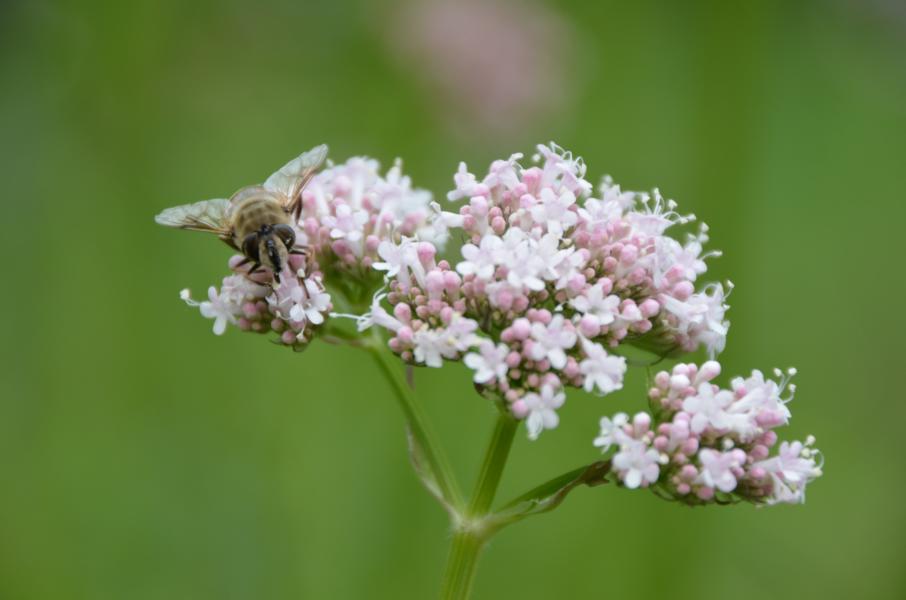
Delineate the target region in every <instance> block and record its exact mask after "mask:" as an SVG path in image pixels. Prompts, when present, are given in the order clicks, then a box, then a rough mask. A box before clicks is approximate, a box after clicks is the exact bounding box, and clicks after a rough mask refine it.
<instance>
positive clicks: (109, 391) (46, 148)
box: [0, 0, 906, 600]
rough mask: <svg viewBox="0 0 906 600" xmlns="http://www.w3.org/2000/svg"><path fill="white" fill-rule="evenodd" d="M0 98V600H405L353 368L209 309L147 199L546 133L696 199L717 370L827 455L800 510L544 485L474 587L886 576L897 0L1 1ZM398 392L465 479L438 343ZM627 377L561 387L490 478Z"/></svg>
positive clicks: (392, 437) (885, 591) (892, 559)
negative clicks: (405, 389) (321, 149)
mask: <svg viewBox="0 0 906 600" xmlns="http://www.w3.org/2000/svg"><path fill="white" fill-rule="evenodd" d="M457 6H458V7H459V9H461V10H463V11H467V12H466V13H465V16H463V14H460V13H457V12H456V10H454V11H453V12H452V13H450V12H444V11H449V10H451V7H453V8H454V9H456V7H457ZM459 9H457V10H459ZM470 10H471V11H477V12H473V13H468V11H470ZM482 11H484V12H482ZM432 19H433V21H432ZM470 19H472V20H470ZM520 36H522V37H520ZM476 38H477V39H476ZM501 44H502V45H501ZM501 48H502V49H501ZM0 89H2V93H0V136H2V141H0V170H2V171H0V173H2V186H3V193H2V200H0V202H2V206H3V214H4V217H3V224H4V228H3V229H4V231H3V235H2V239H3V241H4V249H5V254H6V257H7V260H6V265H5V267H4V269H5V281H6V283H5V286H4V287H5V289H6V292H4V293H3V294H2V297H3V300H2V302H3V305H2V313H0V314H2V315H3V323H4V325H3V344H2V352H3V356H2V363H0V364H2V367H0V368H2V377H0V396H2V399H0V598H3V599H10V600H19V599H23V600H25V599H29V600H30V599H39V598H40V599H46V598H50V599H56V598H66V599H69V598H74V599H83V598H84V599H108V598H109V599H126V598H128V599H134V600H145V599H148V600H150V599H155V600H156V599H208V598H210V599H214V598H217V599H246V598H249V599H250V598H256V599H257V598H430V597H433V596H434V595H435V594H436V591H437V589H438V586H439V580H440V575H441V572H442V565H443V562H444V559H445V555H446V552H447V525H446V521H445V517H444V515H443V514H442V512H441V511H440V510H439V509H438V508H437V507H436V506H435V505H434V504H433V502H432V501H431V500H430V499H429V497H428V496H427V495H426V494H425V493H424V492H423V490H422V489H421V487H420V485H419V483H418V482H417V480H416V478H415V477H414V476H413V474H412V473H411V472H410V468H409V464H408V462H407V459H406V454H405V443H404V435H403V423H402V419H401V416H400V414H399V413H398V411H397V408H396V406H395V401H394V399H393V398H392V396H391V395H390V394H389V391H388V389H387V387H386V386H385V385H384V384H383V382H381V381H380V380H379V379H378V372H377V370H376V368H375V367H374V365H373V364H372V363H371V362H369V360H368V358H367V357H366V356H359V355H358V354H356V353H355V352H354V351H352V350H347V349H343V348H335V347H329V346H327V345H324V344H316V346H315V347H313V348H311V349H310V351H308V352H307V353H305V354H302V355H296V354H293V353H292V352H289V351H286V350H285V349H283V348H280V347H277V346H275V345H272V344H270V343H268V341H267V340H266V339H264V338H261V337H255V336H250V335H245V334H240V333H238V332H237V331H235V330H231V331H230V332H228V334H227V335H225V336H224V337H222V338H217V337H215V336H213V335H211V332H210V327H211V323H210V321H205V320H203V319H202V318H201V317H200V316H199V315H198V314H197V312H196V311H193V310H190V309H188V308H186V307H185V306H184V305H182V303H181V302H180V301H179V300H178V298H177V292H178V291H179V290H180V289H181V288H183V287H186V286H189V287H192V288H193V289H194V290H195V291H196V295H198V294H199V293H203V290H204V289H205V288H206V287H207V285H209V284H210V283H212V282H216V281H219V279H220V277H221V276H222V275H223V274H224V272H225V261H226V259H227V256H228V254H229V252H228V250H227V249H226V248H225V247H222V246H221V245H219V244H217V243H214V242H213V241H212V240H206V239H202V237H200V236H193V235H188V234H181V233H177V232H174V231H171V230H165V229H164V228H161V227H157V226H155V225H154V223H153V221H152V216H153V215H154V214H155V213H156V212H158V211H159V210H160V209H162V208H164V207H166V206H170V205H172V204H177V203H183V202H188V201H194V200H197V199H202V198H208V197H216V196H223V195H228V194H230V193H231V192H232V191H233V190H235V189H236V188H238V187H240V186H242V185H245V184H248V183H252V182H255V181H260V180H262V179H263V178H264V177H265V176H266V175H268V174H269V173H270V172H271V171H273V170H274V169H275V168H276V167H277V166H279V165H282V164H283V162H284V161H286V160H287V159H288V158H290V157H292V156H295V155H296V154H297V153H298V152H300V151H302V150H304V149H307V148H309V147H311V146H312V145H314V144H316V143H320V142H328V143H329V144H330V145H331V150H332V156H333V157H334V158H335V159H338V160H343V159H345V158H346V157H348V156H350V155H353V154H368V155H371V156H374V157H377V158H379V159H380V160H381V161H382V163H383V164H385V165H389V163H390V161H392V159H393V158H394V157H396V156H401V157H403V158H404V160H405V167H406V171H407V172H408V173H409V174H411V175H412V177H413V178H414V180H415V182H416V184H417V185H419V186H423V187H427V188H429V189H431V190H433V191H434V193H435V195H436V196H437V197H438V198H440V197H442V196H443V194H444V193H445V192H446V191H447V190H448V189H449V188H450V187H451V184H452V180H451V175H452V173H453V172H454V171H455V168H456V165H457V162H458V161H459V160H466V161H468V162H469V164H470V165H471V166H473V167H474V168H475V170H481V169H484V168H485V166H486V164H487V163H488V162H489V161H490V160H491V159H493V158H495V157H500V156H506V155H508V154H509V153H510V152H513V151H519V150H522V151H526V152H530V151H531V149H532V147H533V145H534V144H535V143H537V142H545V141H548V140H550V139H554V140H556V141H558V142H559V143H560V144H561V145H564V146H565V147H567V148H571V149H573V150H574V151H576V152H577V153H579V154H581V155H583V156H584V157H585V158H586V161H587V162H588V164H589V165H590V168H589V172H590V175H591V178H592V179H593V180H597V178H598V177H599V176H600V175H602V174H604V173H610V174H612V175H613V176H614V177H615V178H616V179H617V181H619V182H622V183H623V184H624V185H625V186H627V187H630V188H634V189H644V188H650V187H653V186H655V185H657V186H660V187H661V189H662V190H663V191H664V192H665V194H667V195H669V196H671V197H674V198H676V199H678V200H679V202H680V204H681V207H682V208H683V209H685V210H686V211H689V212H695V213H696V214H697V215H699V216H700V218H702V220H705V221H707V222H708V223H709V224H711V226H712V233H713V236H712V243H711V246H712V247H715V248H720V249H722V250H723V251H724V252H725V255H724V257H723V258H721V259H719V260H715V261H712V263H711V271H710V275H711V277H713V278H715V279H718V278H719V279H726V278H730V279H732V280H733V281H734V282H735V283H736V284H737V289H736V291H735V292H734V293H733V296H732V298H731V304H732V306H733V308H732V311H731V313H730V315H731V319H732V320H733V327H732V329H731V335H730V339H729V345H728V348H727V350H726V352H725V353H724V355H723V361H724V364H725V374H726V375H732V374H735V373H744V372H747V371H748V370H749V369H752V368H756V367H757V368H762V369H770V368H772V367H774V366H788V365H795V366H797V367H799V370H800V376H799V377H798V378H797V382H798V384H799V394H798V395H797V398H796V400H795V403H794V405H793V407H792V408H793V413H794V420H793V422H792V424H791V426H790V427H789V428H787V431H786V432H784V433H785V435H786V436H787V437H789V438H794V437H795V438H802V437H804V436H805V435H806V434H808V433H814V434H815V435H816V436H817V438H818V442H819V444H818V445H819V446H820V447H821V448H822V449H823V451H824V453H825V456H826V460H827V464H826V469H825V476H824V478H823V479H821V480H819V481H818V482H816V483H815V484H814V485H813V486H812V487H810V489H809V498H808V503H807V504H806V505H805V506H799V507H779V508H774V509H770V510H756V509H754V508H752V507H748V506H738V507H732V508H723V509H721V508H711V509H704V510H702V509H695V510H693V509H687V508H683V507H681V506H677V505H672V504H668V503H665V502H663V501H660V500H658V499H656V498H655V497H654V496H653V495H651V494H647V493H644V492H629V491H622V490H618V489H615V488H612V487H602V488H596V489H594V490H589V489H582V490H578V491H577V492H575V493H574V494H573V495H572V496H571V497H570V498H569V500H568V501H567V502H566V504H565V505H564V506H563V507H562V508H561V509H560V510H558V511H557V512H555V513H552V514H550V515H545V516H543V517H539V518H537V519H533V520H530V521H527V522H525V523H523V524H520V525H519V526H516V527H513V528H512V529H508V530H506V531H504V532H503V533H502V534H501V535H500V536H499V537H498V538H496V539H495V540H494V541H493V543H492V545H491V546H490V547H489V549H488V551H487V552H486V554H485V556H484V559H483V562H482V564H481V567H480V570H479V574H478V578H477V582H476V594H475V597H476V598H479V599H490V598H523V599H526V600H527V599H534V598H550V597H558V598H572V597H592V598H599V597H600V598H725V597H733V598H736V599H739V600H742V599H747V598H759V599H760V598H765V597H772V598H812V597H820V598H852V597H858V598H902V597H906V570H904V557H906V536H904V533H906V510H904V508H903V498H904V493H906V480H904V477H903V474H904V472H906V457H904V451H906V448H904V442H903V433H902V430H901V429H900V428H899V427H900V425H902V424H903V422H904V417H906V410H904V393H903V383H902V379H901V377H902V370H903V366H902V361H903V355H904V352H903V348H904V334H906V327H904V316H903V310H902V308H901V302H902V301H903V294H904V290H906V285H904V279H903V277H904V267H903V258H904V254H906V253H904V245H903V242H902V240H903V238H904V236H903V229H902V227H903V221H904V217H906V210H904V202H903V198H902V194H903V189H904V183H906V174H904V170H906V9H904V7H903V4H902V3H901V2H898V1H896V0H869V1H857V0H849V1H844V0H838V1H826V2H817V1H814V2H808V1H802V2H792V1H786V2H781V1H775V2H771V1H768V2H757V3H725V2H714V3H692V2H682V3H680V2H666V1H665V2H639V3H626V2H612V1H602V2H586V1H584V0H571V1H563V2H556V3H548V4H539V3H532V4H522V3H518V4H517V3H503V4H502V3H501V2H495V3H493V5H491V8H488V6H481V5H479V4H476V3H474V2H467V3H460V4H450V3H447V4H444V5H439V4H431V5H426V4H422V3H411V2H410V3H407V4H399V3H396V4H390V3H380V4H378V3H373V4H367V3H363V2H355V1H344V2H339V1H334V2H323V3H304V2H240V1H238V0H233V1H227V2H211V1H200V2H173V1H166V2H164V1H144V0H141V1H135V2H99V1H98V2H95V1H90V0H79V1H77V2H76V1H73V2H65V1H62V0H61V1H41V0H29V1H20V2H16V1H12V0H6V1H5V2H2V3H0ZM417 385H418V390H419V393H420V394H421V396H422V397H423V399H424V400H425V402H426V404H427V405H428V408H429V411H430V413H431V414H432V415H433V416H434V417H435V418H436V423H437V428H438V429H439V430H440V433H441V435H442V437H443V438H444V440H445V441H446V442H447V444H448V447H449V451H450V453H451V455H452V456H453V458H454V461H455V463H456V465H455V466H456V468H457V469H458V471H459V473H460V475H461V476H462V477H463V479H464V482H468V483H466V487H470V485H471V481H472V477H473V474H474V472H475V470H476V468H477V464H478V461H479V457H480V453H481V452H482V450H483V446H484V444H485V442H486V436H487V435H488V433H489V431H490V427H491V423H492V415H491V408H490V407H489V406H488V405H486V404H485V403H484V402H482V401H481V400H479V399H478V398H477V397H476V396H475V395H474V394H473V393H472V392H471V390H470V385H469V381H468V375H467V373H465V372H464V371H463V370H462V369H461V368H456V367H453V368H449V369H444V370H442V371H430V372H428V371H425V370H420V371H418V373H417ZM643 394H644V382H643V379H642V377H640V376H639V375H638V374H636V375H633V376H632V377H630V379H629V380H628V381H627V385H626V388H625V389H624V391H623V392H621V393H619V394H617V395H614V396H611V397H608V398H606V399H598V398H593V397H588V396H583V395H582V394H572V395H571V396H570V399H569V401H568V403H567V405H566V407H565V408H564V410H563V412H562V425H561V427H560V428H559V429H557V430H556V431H554V432H550V433H546V434H544V435H543V436H542V437H541V439H540V440H539V441H538V442H536V443H533V444H530V443H528V442H527V441H526V440H525V439H524V435H519V439H518V440H517V443H516V446H515V449H514V453H513V458H512V460H511V463H510V467H509V470H508V472H507V473H506V476H505V479H504V482H503V489H502V491H501V494H502V496H511V495H513V494H515V493H517V492H519V491H521V490H523V489H524V488H526V487H528V486H530V485H533V484H535V483H537V482H539V481H541V480H543V479H546V478H548V477H551V476H553V475H556V474H558V473H560V472H562V471H564V470H566V469H568V468H572V467H575V466H577V465H579V464H583V463H585V462H589V461H591V460H594V459H595V450H594V449H593V448H592V447H591V439H592V437H593V436H594V435H595V433H596V426H597V419H598V418H599V417H600V416H601V415H603V414H612V413H613V412H616V411H617V410H635V409H638V408H641V407H642V406H643Z"/></svg>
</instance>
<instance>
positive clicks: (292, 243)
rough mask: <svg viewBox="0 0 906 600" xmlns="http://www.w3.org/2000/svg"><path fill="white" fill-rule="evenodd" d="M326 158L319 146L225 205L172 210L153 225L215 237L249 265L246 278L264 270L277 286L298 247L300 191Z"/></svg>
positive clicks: (202, 204) (219, 201)
mask: <svg viewBox="0 0 906 600" xmlns="http://www.w3.org/2000/svg"><path fill="white" fill-rule="evenodd" d="M326 157H327V146H326V145H323V144H322V145H320V146H316V147H314V148H312V149H311V150H309V151H308V152H306V153H304V154H302V155H300V156H298V157H296V158H294V159H293V160H291V161H289V162H288V163H287V164H286V165H285V166H284V167H283V168H282V169H280V170H279V171H277V172H276V173H274V174H273V175H271V176H270V177H268V178H267V181H265V182H264V183H263V184H262V185H252V186H247V187H244V188H242V189H241V190H239V191H238V192H236V193H235V194H233V195H232V197H231V198H230V199H229V200H226V199H223V198H218V199H216V200H202V201H201V202H195V203H194V204H183V205H181V206H174V207H172V208H168V209H166V210H164V211H163V212H161V213H160V214H159V215H157V216H156V217H154V220H155V221H156V222H157V223H159V224H161V225H165V226H167V227H176V228H178V229H187V230H189V231H206V232H208V233H213V234H215V235H217V237H219V238H220V239H221V240H223V241H224V242H226V243H227V245H229V246H230V247H231V248H233V249H235V250H237V251H239V252H241V253H242V254H243V256H244V259H243V261H242V262H241V263H240V265H245V264H248V263H252V267H251V269H249V271H248V275H252V274H253V273H255V272H256V271H257V270H258V269H259V268H260V267H262V266H264V267H267V268H269V269H271V271H273V273H274V279H275V280H276V281H277V283H280V273H281V272H282V271H283V269H284V267H285V266H286V264H287V262H288V259H289V255H290V254H304V252H303V251H301V250H299V249H297V248H296V233H295V230H294V229H293V223H294V222H296V221H298V219H299V215H300V214H301V212H302V190H303V189H305V186H306V185H307V184H308V182H309V181H311V178H312V177H314V175H315V173H316V172H317V170H318V169H319V168H320V167H321V165H322V164H323V163H324V159H325V158H326Z"/></svg>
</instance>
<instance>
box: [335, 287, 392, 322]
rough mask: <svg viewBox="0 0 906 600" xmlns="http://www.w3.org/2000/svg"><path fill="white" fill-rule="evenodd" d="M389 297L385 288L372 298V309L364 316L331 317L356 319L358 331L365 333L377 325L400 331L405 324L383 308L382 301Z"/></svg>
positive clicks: (336, 314)
mask: <svg viewBox="0 0 906 600" xmlns="http://www.w3.org/2000/svg"><path fill="white" fill-rule="evenodd" d="M386 297H387V293H386V292H384V288H381V289H379V290H378V291H377V292H375V293H374V296H372V297H371V309H370V310H369V311H368V312H366V313H365V314H362V315H348V314H342V313H331V314H330V316H331V317H344V318H347V319H354V320H355V323H356V329H357V330H358V331H360V332H361V331H365V330H367V329H371V327H372V326H374V325H377V326H378V327H383V328H385V329H389V330H390V331H394V332H395V331H399V330H400V329H402V328H403V323H402V322H400V321H399V320H398V319H397V318H396V317H394V316H393V315H391V314H390V313H388V312H387V311H386V310H384V307H383V306H381V301H382V300H383V299H384V298H386Z"/></svg>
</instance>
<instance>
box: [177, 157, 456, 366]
mask: <svg viewBox="0 0 906 600" xmlns="http://www.w3.org/2000/svg"><path fill="white" fill-rule="evenodd" d="M379 167H380V165H379V164H378V162H377V161H376V160H373V159H370V158H366V157H354V158H350V159H349V160H348V161H346V162H345V163H342V164H338V165H331V166H329V167H327V168H325V169H323V170H322V171H320V172H319V173H317V174H316V175H315V176H314V177H313V178H312V180H311V182H310V183H309V184H308V185H307V186H306V188H305V189H304V190H303V192H302V210H301V215H300V218H299V220H298V222H296V223H293V226H294V229H295V232H296V246H297V247H303V248H305V249H306V251H307V256H308V259H307V264H306V261H304V260H303V259H302V258H301V257H299V256H291V257H290V269H291V270H290V274H289V276H284V277H282V278H281V281H282V283H280V284H279V285H277V284H276V281H274V279H273V277H272V274H271V273H270V271H268V270H267V269H265V268H263V267H262V270H261V271H259V273H256V274H255V275H253V276H251V277H249V276H248V270H247V268H245V267H243V266H240V263H241V259H242V257H240V256H234V257H233V258H231V259H230V269H231V270H232V271H233V274H231V275H229V276H227V277H226V278H225V279H224V280H223V283H222V285H221V287H220V290H219V291H218V289H217V288H216V287H213V286H212V287H211V288H210V289H209V290H208V300H206V301H203V302H200V303H198V302H195V301H194V300H192V299H191V298H190V296H189V295H188V291H187V290H184V291H183V293H182V297H183V299H184V300H186V301H187V302H188V303H189V304H190V305H192V306H198V307H199V308H200V309H201V312H202V314H203V315H204V316H205V317H208V318H211V319H214V333H216V334H218V335H220V334H222V333H223V332H224V331H225V329H226V326H227V324H232V325H235V326H237V327H239V328H240V329H242V330H244V331H254V332H269V331H275V332H277V333H278V334H280V341H281V342H282V343H283V344H286V345H290V346H293V347H295V348H297V349H298V348H300V347H302V346H303V345H304V344H306V343H308V342H309V341H311V339H312V336H313V334H314V333H315V331H316V329H317V327H318V326H319V325H321V324H322V323H324V321H325V319H326V318H327V316H328V315H329V312H330V310H332V308H333V307H332V304H331V297H330V296H329V295H328V294H327V292H326V291H325V288H324V282H326V283H328V284H331V286H332V288H333V291H335V292H339V293H341V294H342V295H343V296H344V297H346V298H347V299H356V297H358V296H360V295H361V294H362V293H367V294H370V293H371V292H372V291H373V289H374V288H375V287H377V286H378V285H379V284H380V279H379V277H376V276H375V271H374V270H373V269H372V268H371V267H372V264H373V262H374V261H375V258H376V256H377V248H378V246H379V245H380V244H381V243H382V242H387V241H389V240H399V239H400V238H401V237H402V236H406V235H418V236H419V237H421V238H424V239H429V240H431V241H433V242H434V243H436V244H438V245H441V244H443V242H444V241H445V239H446V230H445V228H444V226H443V220H441V219H438V218H436V217H437V215H438V214H439V213H440V207H439V206H438V205H437V204H436V203H432V202H431V194H430V192H427V191H425V190H420V189H413V188H412V183H411V181H410V179H409V177H407V176H404V175H403V174H402V170H401V164H400V162H399V161H397V162H396V163H395V164H394V166H393V167H392V168H391V169H390V170H389V171H388V172H387V174H386V175H383V176H382V175H381V174H380V171H379ZM366 298H367V296H366Z"/></svg>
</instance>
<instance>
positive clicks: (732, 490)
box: [594, 361, 821, 504]
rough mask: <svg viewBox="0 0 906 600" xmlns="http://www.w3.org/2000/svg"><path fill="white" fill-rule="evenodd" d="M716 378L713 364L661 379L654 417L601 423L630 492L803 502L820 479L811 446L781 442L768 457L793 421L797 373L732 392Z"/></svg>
mask: <svg viewBox="0 0 906 600" xmlns="http://www.w3.org/2000/svg"><path fill="white" fill-rule="evenodd" d="M718 374H720V364H718V363H717V362H715V361H709V362H706V363H704V364H703V365H701V367H698V366H696V365H694V364H679V365H676V366H675V367H674V368H673V370H672V371H671V372H667V371H661V372H660V373H658V374H657V376H656V377H655V379H654V387H652V388H651V390H650V391H649V398H650V404H651V407H652V413H651V414H649V413H646V412H640V413H638V414H636V415H635V416H634V417H633V418H632V419H631V420H630V418H629V416H628V415H626V414H625V413H618V414H617V415H615V416H614V417H613V418H608V417H604V418H603V419H601V434H600V436H599V437H598V438H597V439H595V442H594V443H595V445H596V446H599V447H601V449H602V451H603V452H607V451H608V450H609V449H610V448H611V447H615V448H616V453H615V454H614V455H613V459H612V464H613V467H614V469H615V471H616V473H617V476H618V477H619V479H620V480H621V481H622V483H623V485H625V486H626V487H628V488H638V487H649V486H650V487H652V488H653V489H654V490H655V491H656V492H658V493H659V494H660V495H662V496H666V497H668V498H671V499H674V500H678V501H681V502H684V503H687V504H705V503H709V502H724V503H726V502H733V501H736V500H747V501H750V502H754V503H759V504H776V503H781V502H784V503H797V502H804V501H805V488H806V485H807V484H808V483H809V482H810V481H812V480H813V479H815V478H816V477H818V476H820V475H821V464H820V454H819V453H818V451H817V450H815V449H813V448H812V444H813V443H814V438H812V437H811V436H809V438H808V439H807V440H806V442H805V443H802V442H792V443H790V442H783V443H781V444H780V447H779V450H778V452H777V453H776V454H774V455H773V456H771V455H770V452H771V449H772V448H773V447H774V446H775V445H776V444H777V434H776V433H775V431H774V429H775V428H777V427H779V426H781V425H786V424H787V423H788V421H789V419H790V411H789V409H788V408H787V406H786V405H787V403H788V402H789V401H790V400H792V398H793V393H794V391H795V386H794V385H792V384H789V379H790V377H792V375H794V374H795V370H794V369H790V370H789V371H788V372H787V373H786V374H783V373H782V372H780V371H779V370H778V371H776V372H775V374H776V375H777V377H778V378H779V381H773V380H770V379H765V377H764V375H762V373H761V372H760V371H753V372H752V374H751V375H750V376H749V377H747V378H743V377H737V378H735V379H733V380H732V381H731V382H730V389H729V390H727V389H721V388H720V387H718V386H717V385H715V384H713V383H711V382H712V380H713V379H714V378H715V377H717V375H718ZM784 394H786V396H784Z"/></svg>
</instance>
